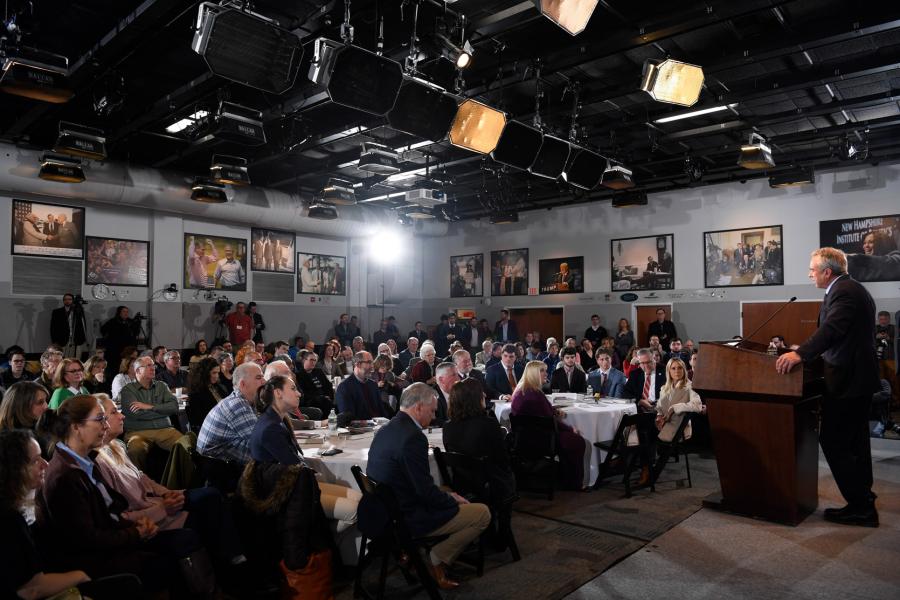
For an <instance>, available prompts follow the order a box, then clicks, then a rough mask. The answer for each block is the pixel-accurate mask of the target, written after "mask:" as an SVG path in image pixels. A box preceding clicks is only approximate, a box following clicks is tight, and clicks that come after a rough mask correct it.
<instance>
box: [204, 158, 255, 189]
mask: <svg viewBox="0 0 900 600" xmlns="http://www.w3.org/2000/svg"><path fill="white" fill-rule="evenodd" d="M209 175H210V178H211V179H212V180H213V181H215V182H216V183H220V184H223V185H226V184H227V185H238V186H242V185H250V175H249V173H248V172H247V159H246V158H240V157H238V156H224V155H221V154H213V157H212V165H211V166H210V167H209Z"/></svg>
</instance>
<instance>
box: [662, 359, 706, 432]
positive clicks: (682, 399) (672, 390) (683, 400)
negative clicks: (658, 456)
mask: <svg viewBox="0 0 900 600" xmlns="http://www.w3.org/2000/svg"><path fill="white" fill-rule="evenodd" d="M702 410H703V403H702V402H701V401H700V396H699V395H697V392H695V391H694V390H693V389H692V388H691V381H690V379H688V376H687V367H685V365H684V361H682V360H681V359H680V358H672V359H669V362H668V364H667V365H666V383H665V384H664V385H663V386H662V388H661V389H660V390H659V402H657V403H656V428H657V429H658V430H659V439H660V440H662V441H664V442H671V441H672V439H673V438H674V437H675V432H676V431H678V427H679V426H680V425H681V421H682V420H683V419H684V416H683V415H684V413H688V412H693V413H698V412H700V411H702ZM690 437H691V425H690V423H688V425H687V427H685V429H684V439H689V438H690Z"/></svg>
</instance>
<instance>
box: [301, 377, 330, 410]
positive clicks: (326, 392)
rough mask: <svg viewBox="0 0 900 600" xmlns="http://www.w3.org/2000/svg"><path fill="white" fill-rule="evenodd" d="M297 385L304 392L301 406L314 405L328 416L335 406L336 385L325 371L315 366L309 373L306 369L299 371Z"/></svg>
mask: <svg viewBox="0 0 900 600" xmlns="http://www.w3.org/2000/svg"><path fill="white" fill-rule="evenodd" d="M296 377H297V386H298V387H299V388H300V391H301V392H302V393H303V397H302V398H300V406H314V407H316V408H318V409H319V410H321V411H322V414H324V415H325V416H328V413H330V412H331V409H332V407H333V404H332V401H333V400H334V386H333V385H332V384H331V380H330V379H329V378H328V376H327V375H326V374H325V371H323V370H322V369H319V368H314V369H313V370H312V371H310V372H309V373H307V372H306V369H300V370H299V371H297V375H296Z"/></svg>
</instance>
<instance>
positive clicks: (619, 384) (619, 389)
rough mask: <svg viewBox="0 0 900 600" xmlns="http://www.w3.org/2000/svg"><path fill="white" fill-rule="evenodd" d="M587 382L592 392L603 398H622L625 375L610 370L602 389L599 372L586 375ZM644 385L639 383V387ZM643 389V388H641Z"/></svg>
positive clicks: (616, 370) (615, 370) (614, 369)
mask: <svg viewBox="0 0 900 600" xmlns="http://www.w3.org/2000/svg"><path fill="white" fill-rule="evenodd" d="M587 381H588V383H589V384H591V387H592V388H593V389H594V392H595V393H597V392H599V393H600V394H602V395H603V396H606V397H609V398H622V397H623V395H622V394H623V393H624V391H625V373H623V372H622V371H620V370H618V369H616V368H614V367H613V368H610V370H609V376H608V377H607V378H606V383H605V384H604V385H603V387H602V389H601V386H600V371H599V370H596V371H592V372H591V374H590V375H588V378H587ZM643 385H644V383H643V382H641V386H643ZM642 389H643V388H642Z"/></svg>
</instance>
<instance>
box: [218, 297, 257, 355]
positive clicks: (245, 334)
mask: <svg viewBox="0 0 900 600" xmlns="http://www.w3.org/2000/svg"><path fill="white" fill-rule="evenodd" d="M222 321H223V322H224V323H225V326H226V327H228V338H229V339H230V340H231V343H232V345H234V346H235V347H240V345H241V344H243V343H244V342H246V341H247V340H249V339H251V338H252V337H253V332H254V327H253V318H252V317H251V316H250V315H248V314H247V305H246V304H244V303H243V302H238V303H237V304H236V305H235V306H234V312H231V313H228V314H227V315H226V316H225V318H224V319H223V320H222Z"/></svg>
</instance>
